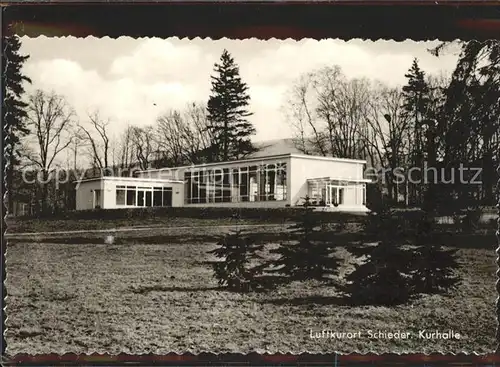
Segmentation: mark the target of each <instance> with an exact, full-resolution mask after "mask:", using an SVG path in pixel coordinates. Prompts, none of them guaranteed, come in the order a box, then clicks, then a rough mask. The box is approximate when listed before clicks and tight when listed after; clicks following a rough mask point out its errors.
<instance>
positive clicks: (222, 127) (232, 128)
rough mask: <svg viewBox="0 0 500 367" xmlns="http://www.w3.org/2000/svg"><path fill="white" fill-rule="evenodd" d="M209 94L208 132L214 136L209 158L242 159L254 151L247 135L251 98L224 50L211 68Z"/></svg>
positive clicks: (249, 126)
mask: <svg viewBox="0 0 500 367" xmlns="http://www.w3.org/2000/svg"><path fill="white" fill-rule="evenodd" d="M214 72H215V75H214V76H212V95H211V96H210V98H209V100H208V104H207V110H208V120H209V122H210V125H209V129H210V130H211V132H212V136H214V139H215V141H214V142H213V145H212V148H213V152H212V155H213V157H212V158H214V159H216V160H222V161H227V160H231V159H238V158H241V157H243V156H245V155H247V154H248V153H251V152H252V151H254V148H253V146H252V143H251V141H250V136H252V135H253V134H255V128H254V126H253V125H252V124H251V123H250V122H249V121H248V120H247V118H248V117H249V116H251V115H252V113H251V112H249V110H248V103H249V100H250V96H249V95H248V86H247V85H246V84H245V83H244V82H243V81H242V80H241V77H240V75H239V67H238V65H236V63H235V62H234V59H233V58H232V56H231V55H230V54H229V52H228V51H227V50H224V52H223V53H222V56H221V58H220V62H219V63H216V64H215V66H214Z"/></svg>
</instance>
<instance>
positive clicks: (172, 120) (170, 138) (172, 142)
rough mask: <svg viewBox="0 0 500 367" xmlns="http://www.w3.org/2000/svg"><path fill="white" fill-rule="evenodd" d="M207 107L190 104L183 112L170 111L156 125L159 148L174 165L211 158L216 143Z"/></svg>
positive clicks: (165, 158)
mask: <svg viewBox="0 0 500 367" xmlns="http://www.w3.org/2000/svg"><path fill="white" fill-rule="evenodd" d="M208 126H209V122H208V119H207V113H206V109H205V107H204V106H202V105H201V104H199V103H191V104H188V105H187V106H186V108H185V109H184V110H183V111H177V110H170V111H168V112H167V113H165V114H163V115H162V116H160V117H159V118H158V120H157V124H156V135H157V139H156V140H157V145H158V149H159V150H160V151H161V152H162V158H163V160H164V161H165V162H168V163H169V164H172V165H180V164H186V163H200V162H202V161H204V160H206V159H208V158H209V157H208V155H209V150H210V148H211V147H212V144H213V142H214V139H213V136H212V135H211V130H210V129H209V128H208Z"/></svg>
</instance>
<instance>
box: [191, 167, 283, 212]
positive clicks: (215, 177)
mask: <svg viewBox="0 0 500 367" xmlns="http://www.w3.org/2000/svg"><path fill="white" fill-rule="evenodd" d="M286 169H287V166H286V163H276V164H274V163H273V164H262V165H248V166H240V167H231V168H204V167H200V168H194V169H191V170H189V171H186V172H185V174H184V180H185V195H186V197H185V202H186V204H207V203H240V202H252V201H284V200H286V199H287V183H286V182H287V170H286Z"/></svg>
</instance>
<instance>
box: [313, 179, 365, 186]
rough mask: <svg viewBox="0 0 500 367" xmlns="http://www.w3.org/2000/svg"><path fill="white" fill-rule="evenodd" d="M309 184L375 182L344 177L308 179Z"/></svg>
mask: <svg viewBox="0 0 500 367" xmlns="http://www.w3.org/2000/svg"><path fill="white" fill-rule="evenodd" d="M307 182H308V183H311V184H333V183H335V184H345V185H352V184H360V183H372V182H373V181H372V180H370V179H367V178H344V177H315V178H308V179H307Z"/></svg>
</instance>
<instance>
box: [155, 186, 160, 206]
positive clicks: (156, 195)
mask: <svg viewBox="0 0 500 367" xmlns="http://www.w3.org/2000/svg"><path fill="white" fill-rule="evenodd" d="M160 189H161V188H160ZM161 203H162V191H159V190H155V191H154V193H153V206H161Z"/></svg>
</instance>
